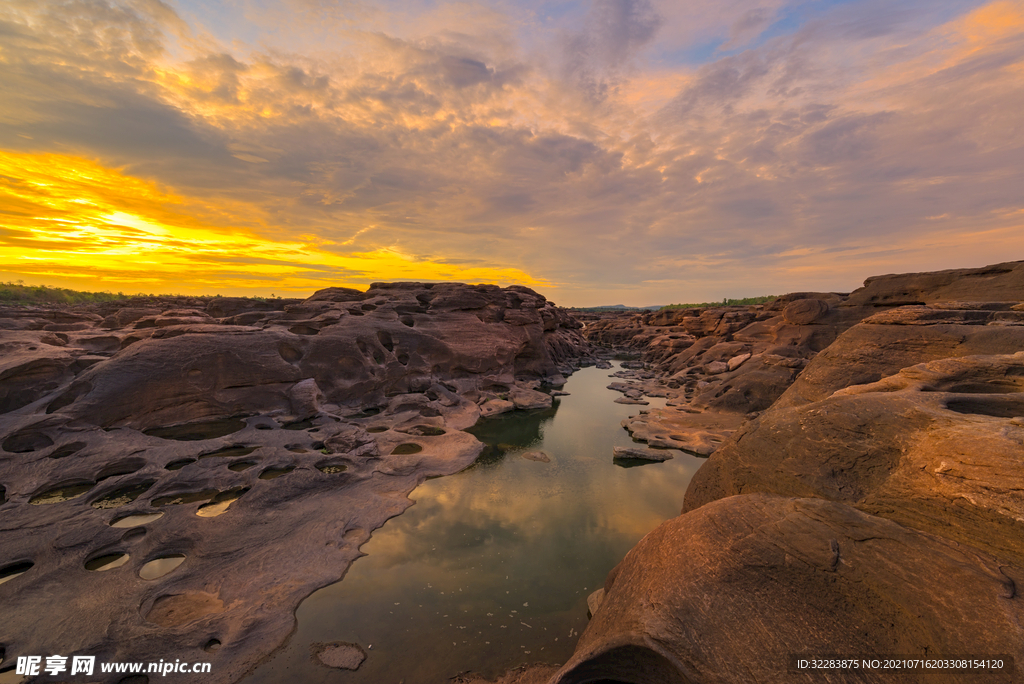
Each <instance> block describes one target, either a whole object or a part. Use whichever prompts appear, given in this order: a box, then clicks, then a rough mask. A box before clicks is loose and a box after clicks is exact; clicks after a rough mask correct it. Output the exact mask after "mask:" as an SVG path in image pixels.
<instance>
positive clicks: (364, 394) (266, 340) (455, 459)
mask: <svg viewBox="0 0 1024 684" xmlns="http://www.w3.org/2000/svg"><path fill="white" fill-rule="evenodd" d="M146 303H147V305H149V304H153V305H152V306H151V307H150V308H149V309H147V310H145V311H138V310H137V309H146V307H142V306H139V305H137V303H135V302H131V303H129V304H128V305H126V306H125V307H119V306H117V305H114V306H113V307H112V306H111V305H107V304H103V305H98V306H96V307H92V308H91V309H90V311H89V313H88V315H87V316H84V317H75V316H70V315H64V314H60V312H48V311H46V310H44V309H40V310H38V311H30V312H25V311H18V312H9V313H8V312H6V311H5V310H3V309H2V308H0V321H13V323H14V325H2V324H0V349H2V350H3V352H4V353H3V354H2V355H0V505H2V506H3V509H4V510H3V516H2V517H3V520H4V523H3V528H4V531H3V538H4V539H3V544H2V548H3V552H2V557H0V570H3V569H6V568H7V567H9V566H10V565H11V564H12V563H13V564H15V565H16V566H17V567H21V565H25V566H26V567H27V568H28V569H27V571H26V572H25V573H24V574H21V575H19V576H17V577H14V578H13V579H11V580H9V581H7V582H4V583H3V585H2V586H0V592H2V593H3V597H2V601H0V602H2V603H3V605H4V620H3V623H2V624H0V644H2V645H3V648H6V649H7V653H8V655H9V656H10V655H11V654H15V653H17V654H23V653H34V652H39V653H63V652H75V653H89V654H95V655H97V656H100V657H101V658H102V659H104V660H107V661H113V660H120V661H157V660H159V659H160V658H166V656H167V653H168V652H174V653H175V654H176V655H178V656H180V657H181V658H182V660H185V659H190V660H193V661H197V662H198V661H202V662H211V663H212V666H213V670H214V672H216V677H217V679H218V680H219V681H236V680H238V679H239V678H240V677H242V675H243V674H244V673H245V672H247V671H248V670H250V669H251V667H252V666H253V665H254V664H255V663H257V662H258V661H260V660H262V659H263V658H264V657H265V656H266V655H267V654H268V653H270V652H271V651H272V650H273V649H274V648H276V647H277V646H279V645H280V644H281V643H282V642H283V640H284V639H285V638H286V637H287V636H288V634H289V633H291V631H292V629H293V627H294V617H293V613H294V610H295V608H296V607H297V606H298V604H299V602H300V601H301V600H303V599H304V598H305V597H307V596H308V595H309V594H310V593H312V592H313V591H315V590H316V589H317V588H319V587H322V586H325V585H327V584H330V583H333V582H335V581H337V580H338V579H340V577H341V576H342V575H343V574H344V573H345V571H346V569H347V568H348V566H349V564H350V563H351V562H352V561H353V560H354V559H355V558H357V557H359V555H360V551H359V547H360V545H362V544H364V543H365V542H366V541H367V539H368V538H369V535H370V533H371V532H372V531H373V530H374V529H376V528H377V527H379V526H380V525H382V524H383V523H384V521H385V520H387V519H388V518H390V517H393V516H395V515H397V514H399V513H401V512H402V511H403V510H405V508H406V507H408V506H409V505H411V501H410V500H409V499H408V494H409V493H410V492H411V491H412V489H413V488H414V487H416V486H417V485H418V484H419V483H421V482H422V481H423V480H424V479H425V478H427V477H434V476H441V475H447V474H452V473H455V472H458V471H460V470H462V469H464V468H466V467H468V466H469V465H470V464H472V463H473V462H474V461H475V460H476V458H477V456H478V455H479V454H480V453H481V451H482V450H483V444H482V443H480V442H479V441H478V440H477V439H476V438H475V437H473V436H472V435H469V434H468V433H465V432H462V431H461V430H462V429H463V428H465V427H468V426H469V425H472V424H473V423H475V422H476V420H477V419H478V418H479V416H480V415H481V408H480V407H478V406H477V405H476V403H475V402H473V401H470V400H468V399H467V398H466V397H464V396H463V395H467V396H469V395H473V394H474V393H476V395H478V396H485V395H488V393H489V392H490V390H489V389H488V388H491V387H502V388H510V389H509V392H510V394H512V395H515V396H518V397H519V399H520V404H522V405H524V406H527V405H533V404H534V403H541V399H540V397H543V402H542V403H543V405H544V406H550V405H551V397H550V396H549V395H546V394H543V393H538V392H535V391H533V390H528V389H523V388H520V387H517V386H516V383H517V382H522V383H524V384H527V385H529V384H533V383H537V382H543V381H564V377H563V376H562V374H561V373H562V370H561V369H562V368H566V367H568V366H570V365H571V363H573V362H575V361H576V360H578V359H579V357H581V356H585V355H588V354H589V347H588V345H587V343H586V342H585V340H583V338H582V337H581V336H580V334H579V332H578V327H579V326H578V324H576V323H575V321H573V320H571V318H570V317H569V316H568V314H566V313H565V312H564V311H563V310H560V309H556V308H555V307H554V306H552V305H551V304H550V303H548V302H547V301H546V300H545V299H544V298H543V297H541V296H540V295H537V294H536V293H533V292H532V291H530V290H528V289H526V288H505V289H502V288H499V287H496V286H468V285H459V284H451V283H439V284H419V283H400V284H393V285H392V284H386V283H384V284H375V285H374V286H372V287H371V288H370V290H368V291H367V292H364V293H360V292H358V291H349V290H343V289H342V290H339V289H333V290H329V291H321V292H320V293H318V294H317V295H314V297H312V298H310V299H309V300H306V301H304V302H299V301H295V300H274V301H273V302H268V303H267V304H266V305H262V304H260V305H256V304H253V305H252V306H251V307H250V306H248V304H246V302H245V301H241V302H232V301H226V300H224V298H222V301H210V300H203V299H198V298H163V299H159V300H155V303H154V302H153V301H150V300H147V302H146ZM119 308H121V309H124V310H123V311H120V312H119ZM511 308H516V309H523V310H526V309H529V310H530V311H533V312H534V313H536V314H538V318H537V322H536V323H525V324H522V325H512V324H510V323H506V322H504V321H503V320H502V317H503V316H502V314H503V312H504V311H506V310H508V309H511ZM129 309H136V310H135V311H130V310H129ZM26 314H29V315H26ZM242 318H246V320H249V322H256V323H257V324H258V325H252V326H249V325H242V324H239V323H240V322H241V319H242ZM228 319H236V320H234V321H231V323H233V324H225V323H224V321H227V320H228ZM26 322H27V325H22V323H26ZM96 322H102V323H103V325H104V326H105V329H104V330H103V331H102V334H100V333H99V332H98V331H97V330H96V329H94V328H93V327H92V326H93V325H94V324H95V323H96ZM47 325H71V326H76V327H77V326H84V327H87V328H89V329H88V330H82V331H75V330H68V331H62V332H54V331H43V330H42V329H41V328H43V327H45V326H47ZM117 326H121V327H117ZM538 395H539V396H538ZM489 396H494V393H490V395H489ZM488 404H489V406H488ZM514 406H515V405H514V404H513V402H511V401H508V402H501V401H500V400H493V401H492V402H487V403H485V408H489V409H496V408H497V409H501V408H507V409H508V410H511V409H512V408H514ZM154 511H155V512H158V513H162V514H163V515H162V516H160V517H159V519H155V520H149V522H144V523H139V525H138V526H137V527H134V528H131V529H125V528H124V527H120V526H118V527H115V526H113V524H119V522H120V521H121V519H123V518H124V519H128V520H129V521H131V520H133V519H134V516H143V515H146V514H150V513H152V512H154ZM126 516H127V518H126ZM129 524H131V523H130V522H129ZM112 554H119V555H120V556H121V558H122V560H123V563H124V564H123V565H122V566H120V567H110V569H108V570H106V571H104V572H93V571H90V569H89V567H88V565H87V564H90V563H92V562H93V561H95V560H96V559H97V558H102V557H104V556H106V555H112ZM167 554H174V555H177V554H182V555H184V556H186V558H185V560H184V562H183V563H181V565H179V566H178V568H177V569H175V570H173V571H171V572H169V573H168V574H166V575H164V576H161V577H159V578H154V579H145V580H143V579H140V576H139V574H138V573H139V571H140V570H141V567H142V565H143V564H145V563H146V562H147V561H149V560H151V559H153V558H156V557H160V556H164V555H167ZM83 596H88V597H89V601H88V603H89V605H88V606H87V609H86V608H80V607H78V606H79V604H80V603H81V601H80V599H81V597H83ZM69 607H70V608H69ZM83 611H85V612H83ZM86 613H87V615H86ZM39 615H48V616H52V619H48V620H46V621H42V622H41V621H40V620H39V619H38V618H39ZM83 616H85V617H83ZM86 617H87V619H86ZM210 635H216V640H217V641H220V642H223V646H224V647H223V648H220V649H217V650H216V651H207V650H204V648H203V647H204V645H205V644H207V643H208V642H209V641H210V639H211V637H210ZM334 655H338V654H337V653H335V654H334ZM327 657H328V658H331V657H333V656H331V655H328V656H327Z"/></svg>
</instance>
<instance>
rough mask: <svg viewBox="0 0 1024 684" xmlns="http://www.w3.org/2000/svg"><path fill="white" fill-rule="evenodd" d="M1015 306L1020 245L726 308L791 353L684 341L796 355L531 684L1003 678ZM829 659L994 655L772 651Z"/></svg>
mask: <svg viewBox="0 0 1024 684" xmlns="http://www.w3.org/2000/svg"><path fill="white" fill-rule="evenodd" d="M814 302H819V303H814ZM1022 302H1024V262H1016V263H1011V264H1000V265H997V266H993V267H988V268H985V269H964V270H960V271H945V272H940V273H935V274H909V275H907V276H884V277H880V278H871V279H869V280H868V281H867V282H866V283H865V286H864V288H862V289H860V290H858V291H856V292H854V293H852V294H851V295H850V296H848V297H841V298H838V300H837V299H832V298H823V297H800V298H796V299H791V301H790V302H789V303H787V304H785V306H784V307H783V308H782V311H781V319H777V320H776V321H775V322H771V320H772V319H764V320H757V319H758V317H760V316H763V315H764V314H762V313H759V312H756V311H752V312H749V315H748V316H747V317H740V318H743V321H744V322H745V325H746V328H750V327H751V326H754V330H760V331H761V333H758V334H762V333H763V334H765V335H769V336H770V337H771V339H767V338H763V339H762V343H764V344H769V343H770V344H778V343H779V342H780V338H781V337H788V338H789V339H790V340H791V341H793V344H791V345H789V347H790V348H792V349H791V350H790V351H791V353H787V354H782V353H779V352H778V350H776V349H773V350H762V349H761V348H759V347H758V346H757V345H756V344H754V345H753V346H749V345H752V344H753V343H752V342H748V341H747V340H748V339H752V338H754V337H756V335H754V334H753V333H752V332H751V331H750V330H747V332H744V330H745V328H738V329H736V330H734V331H733V332H731V333H729V336H731V339H728V340H716V341H715V342H714V344H711V343H710V342H709V343H705V344H706V345H708V346H707V349H708V350H710V349H714V348H715V346H720V345H732V346H730V347H729V348H728V350H727V351H724V353H723V354H721V355H720V356H719V358H718V359H715V360H721V359H722V357H724V356H725V355H727V354H732V355H735V354H737V353H739V352H740V351H741V349H744V348H745V349H746V351H747V352H749V353H751V354H752V355H751V357H750V358H749V359H747V360H746V361H744V362H742V364H741V365H737V368H738V369H743V368H746V367H747V366H748V365H750V364H751V363H752V362H754V360H755V359H757V358H758V356H759V355H760V356H761V357H762V359H763V358H764V356H766V355H774V356H777V357H778V358H781V359H799V360H801V361H805V362H806V368H803V370H802V371H801V372H800V373H799V375H798V377H797V379H796V382H795V383H792V384H791V385H789V386H788V389H785V392H784V393H781V397H779V398H778V400H777V401H775V402H774V403H773V404H772V406H771V407H770V408H767V410H765V411H763V412H762V413H760V414H758V415H755V416H754V417H753V419H752V420H750V421H748V422H746V423H744V424H743V426H742V427H741V428H740V429H739V430H738V431H737V432H736V433H735V434H734V435H733V436H732V437H731V438H730V439H727V440H725V441H724V442H723V443H722V444H721V446H720V447H719V448H718V449H717V450H716V451H715V452H714V453H713V455H711V457H710V459H709V460H708V461H707V462H706V463H705V464H704V465H703V466H702V467H701V468H700V469H699V470H698V472H697V474H696V475H695V476H694V478H693V480H692V481H691V484H690V487H689V489H688V491H687V493H686V497H685V502H684V508H683V515H681V516H679V517H677V518H675V519H673V520H670V521H668V522H666V523H664V524H663V525H661V526H660V527H658V528H657V529H656V530H654V531H653V532H651V533H650V534H649V535H647V537H645V538H644V539H643V540H642V541H641V542H640V543H639V544H638V545H637V546H636V547H635V548H634V549H633V550H632V551H631V552H630V553H629V554H628V555H627V556H626V558H625V559H624V560H623V561H622V562H621V563H620V564H619V566H618V567H617V568H616V569H615V570H613V571H612V573H611V574H610V575H609V577H608V580H607V582H606V584H605V587H604V589H605V594H604V597H603V599H602V600H601V602H600V606H599V608H598V610H597V612H596V613H595V615H594V618H593V620H592V621H591V623H590V625H589V627H588V628H587V630H586V631H585V632H584V633H583V635H582V636H581V639H580V642H579V645H578V647H577V650H576V653H575V655H574V656H573V658H572V659H571V660H570V661H569V662H568V663H567V664H566V665H565V666H564V667H563V668H562V669H561V670H560V672H559V673H558V674H557V675H556V676H555V677H553V678H552V679H551V680H550V681H551V684H577V683H582V682H592V681H604V680H608V681H616V682H632V683H635V684H640V683H644V684H652V683H657V682H672V683H683V684H685V683H695V682H753V681H756V682H799V681H807V682H811V681H825V682H849V681H860V682H918V681H921V682H1011V681H1018V680H1020V679H1021V678H1022V677H1024V603H1022V601H1024V598H1022V596H1021V593H1022V591H1021V589H1022V587H1024V494H1022V491H1024V474H1022V473H1024V471H1022V469H1021V463H1022V458H1024V303H1022ZM825 305H827V306H825ZM774 310H775V311H778V307H774ZM826 310H827V313H826ZM703 316H705V313H701V314H699V315H696V316H692V315H691V316H689V317H688V318H697V319H698V320H699V319H700V318H701V317H703ZM833 316H835V317H836V318H831V317H833ZM715 317H718V314H715ZM718 320H719V321H722V320H725V318H724V316H722V317H718ZM809 320H813V321H815V322H808V321H809ZM829 320H831V321H832V323H824V322H823V323H820V324H819V323H817V322H816V321H829ZM721 324H722V323H721V322H720V323H718V325H721ZM737 324H738V323H737ZM730 325H731V324H730ZM815 325H828V326H830V329H829V330H815V329H813V326H815ZM702 326H703V324H702ZM702 329H705V330H706V329H707V327H706V326H703V327H702ZM715 330H716V331H717V330H718V328H717V327H716V328H715ZM832 337H834V338H835V339H834V341H832V342H831V343H830V344H828V345H824V346H822V345H823V343H825V342H826V341H828V340H829V339H830V338H832ZM738 338H743V339H738ZM700 339H701V338H698V339H697V340H696V341H695V342H694V345H693V346H697V344H698V343H699V342H700ZM737 342H740V343H742V345H745V347H741V346H737V345H736V343H737ZM816 347H817V348H816ZM809 352H818V353H809ZM680 353H681V352H674V355H678V354H680ZM705 362H706V360H705ZM673 363H674V362H673ZM753 367H757V364H756V363H755V365H754V366H753ZM793 370H799V369H798V368H796V367H794V368H793ZM705 372H707V371H705ZM723 389H724V385H723ZM721 396H725V394H723V395H721ZM830 654H838V655H857V656H871V655H874V656H877V657H882V658H884V657H885V656H897V655H898V656H912V657H917V658H948V657H954V656H968V655H973V656H976V657H979V658H984V657H991V656H1002V657H1004V658H1006V657H1008V658H1007V659H1006V662H1005V665H1004V667H1003V669H1001V670H999V671H992V670H987V671H975V672H964V671H936V670H929V671H924V670H923V669H916V670H903V671H899V672H893V671H886V670H883V669H877V670H872V669H860V670H857V671H852V670H846V671H838V670H834V669H833V670H823V671H817V672H813V673H812V672H808V671H806V670H804V671H798V670H796V669H794V664H793V662H792V657H793V656H794V655H818V656H825V655H830ZM1010 659H1012V662H1011V660H1010Z"/></svg>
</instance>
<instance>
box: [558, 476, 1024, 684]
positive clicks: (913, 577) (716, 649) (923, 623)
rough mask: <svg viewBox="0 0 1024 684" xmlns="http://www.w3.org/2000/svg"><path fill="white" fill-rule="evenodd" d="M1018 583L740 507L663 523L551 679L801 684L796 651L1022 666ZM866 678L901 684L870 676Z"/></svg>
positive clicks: (886, 537)
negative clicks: (1012, 593) (1003, 659)
mask: <svg viewBox="0 0 1024 684" xmlns="http://www.w3.org/2000/svg"><path fill="white" fill-rule="evenodd" d="M934 577H941V578H942V581H941V582H932V581H927V580H925V578H934ZM1011 578H1015V579H1014V580H1011ZM1021 579H1024V571H1022V570H1021V568H1020V567H1019V566H1012V565H1004V564H1002V563H1000V562H999V561H997V560H996V559H994V558H992V557H991V556H988V555H986V554H985V553H982V552H979V551H977V550H975V549H972V548H970V547H966V546H963V545H958V544H954V543H951V542H949V541H946V540H943V539H941V538H938V537H935V536H932V535H929V534H925V533H922V532H919V531H917V530H913V529H908V528H906V527H903V526H901V525H898V524H896V523H894V522H891V521H889V520H886V519H884V518H879V517H876V516H872V515H868V514H865V513H862V512H860V511H857V510H855V509H853V508H851V507H849V506H846V505H844V504H841V503H836V502H831V501H824V500H822V499H805V498H786V497H778V496H770V495H749V496H736V497H730V498H727V499H723V500H720V501H716V502H714V503H712V504H708V505H707V506H704V507H702V508H700V509H697V510H695V511H692V512H691V513H688V514H686V515H683V516H680V517H678V518H675V519H673V520H670V521H668V522H666V523H663V524H662V525H661V526H660V527H658V528H657V529H655V530H654V531H653V532H651V533H650V534H648V535H647V536H646V537H645V538H644V539H643V540H642V541H641V542H640V543H639V544H637V546H636V547H635V548H634V549H633V550H632V551H630V552H629V554H627V555H626V558H625V559H624V560H623V561H622V562H621V563H620V564H619V566H618V567H616V568H615V569H614V570H613V571H612V572H611V573H610V574H609V577H608V580H607V582H606V583H605V597H604V600H603V602H602V603H601V605H600V609H599V610H598V611H597V612H596V613H594V617H593V619H592V620H591V621H590V623H589V625H588V626H587V628H586V630H585V631H584V632H583V634H582V635H581V637H580V641H579V644H578V646H577V648H576V653H575V654H574V655H573V657H572V659H570V660H569V662H568V663H566V665H565V666H564V667H563V668H562V669H561V670H560V671H559V673H558V675H556V676H555V677H554V678H553V679H552V680H551V681H552V684H582V683H583V682H593V681H598V680H604V681H620V682H644V683H645V684H646V683H651V684H657V683H659V682H666V683H669V682H670V683H673V684H676V683H678V682H749V681H763V682H787V681H800V679H801V677H802V675H800V674H797V673H795V672H790V671H789V663H788V654H793V653H796V654H822V655H824V654H827V653H840V654H855V653H856V654H890V653H892V654H895V653H900V654H906V655H917V656H922V657H924V656H928V657H931V656H934V655H936V654H946V653H959V652H961V651H971V652H974V651H977V652H978V653H996V652H999V653H1006V654H1012V655H1014V656H1015V657H1016V656H1017V654H1020V653H1021V652H1022V649H1024V643H1022V634H1021V629H1020V627H1019V620H1020V617H1021V609H1020V606H1019V605H1018V602H1017V601H1014V600H1009V599H1007V598H1006V597H1007V596H1008V594H1007V591H1008V587H1009V586H1011V582H1013V581H1017V582H1019V581H1020V580H1021ZM737 624H746V625H763V628H757V629H753V630H751V629H745V630H737V629H736V625H737ZM1019 672H1020V665H1016V666H1015V670H1014V671H1011V672H1002V673H998V674H996V675H991V678H990V679H989V680H988V681H1000V682H1010V681H1013V677H1014V676H1019ZM986 676H989V673H986ZM954 680H955V678H951V679H950V681H954ZM808 681H810V680H808ZM816 681H817V680H816ZM821 681H825V680H824V679H821ZM829 681H836V682H839V681H849V679H848V678H846V677H845V676H844V677H837V678H835V679H830V680H829ZM857 681H865V682H879V683H881V682H892V681H896V680H894V679H893V677H892V676H891V673H888V672H882V671H866V672H860V673H858V680H857ZM899 681H903V680H899ZM911 681H917V679H916V676H915V678H913V679H912V680H911Z"/></svg>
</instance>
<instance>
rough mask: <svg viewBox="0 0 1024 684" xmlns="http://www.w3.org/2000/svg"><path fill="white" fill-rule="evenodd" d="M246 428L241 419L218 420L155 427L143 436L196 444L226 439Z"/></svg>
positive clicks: (146, 431)
mask: <svg viewBox="0 0 1024 684" xmlns="http://www.w3.org/2000/svg"><path fill="white" fill-rule="evenodd" d="M244 427H245V421H244V420H242V419H241V418H240V417H234V418H218V419H216V420H206V421H200V422H196V423H185V424H182V425H168V426H166V427H155V428H149V429H148V430H143V431H142V434H144V435H149V436H150V437H159V438H160V439H173V440H177V441H180V442H194V441H198V440H203V439H215V438H217V437H224V436H225V435H230V434H232V433H234V432H238V431H239V430H241V429H243V428H244Z"/></svg>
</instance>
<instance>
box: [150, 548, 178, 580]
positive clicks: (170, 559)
mask: <svg viewBox="0 0 1024 684" xmlns="http://www.w3.org/2000/svg"><path fill="white" fill-rule="evenodd" d="M184 562H185V555H184V554H180V553H176V554H174V555H171V556H163V557H162V558H154V559H153V560H151V561H149V562H148V563H146V564H145V565H143V566H142V568H140V569H139V577H141V578H142V579H144V580H155V579H159V578H160V577H163V576H164V575H166V574H167V573H169V572H170V571H171V570H174V569H175V568H176V567H178V566H179V565H181V564H182V563H184Z"/></svg>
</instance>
